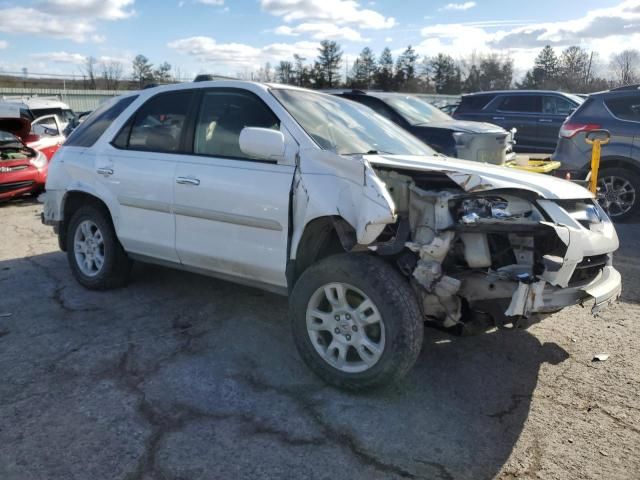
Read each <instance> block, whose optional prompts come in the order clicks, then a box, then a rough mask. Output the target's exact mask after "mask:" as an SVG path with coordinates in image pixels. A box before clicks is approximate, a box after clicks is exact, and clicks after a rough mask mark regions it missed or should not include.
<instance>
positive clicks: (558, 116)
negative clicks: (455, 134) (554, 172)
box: [453, 90, 584, 153]
mask: <svg viewBox="0 0 640 480" xmlns="http://www.w3.org/2000/svg"><path fill="white" fill-rule="evenodd" d="M583 101H584V99H582V98H580V97H578V96H577V95H570V94H567V93H562V92H555V91H551V90H548V91H547V90H503V91H493V92H479V93H470V94H468V95H463V96H462V100H461V101H460V105H458V108H457V109H456V111H455V112H454V113H453V118H457V119H458V120H473V121H476V122H489V123H493V124H495V125H499V126H501V127H502V128H504V129H505V130H511V129H512V128H515V129H517V130H518V133H516V145H515V151H516V152H526V153H552V152H553V150H554V149H555V148H556V143H557V141H558V130H560V125H562V122H564V120H565V119H566V118H567V116H569V115H570V114H571V112H573V111H574V110H575V109H576V108H578V107H579V106H580V105H581V104H582V102H583Z"/></svg>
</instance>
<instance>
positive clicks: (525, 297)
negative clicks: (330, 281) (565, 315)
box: [370, 168, 621, 328]
mask: <svg viewBox="0 0 640 480" xmlns="http://www.w3.org/2000/svg"><path fill="white" fill-rule="evenodd" d="M376 173H377V174H378V177H379V178H380V179H381V180H382V181H383V182H384V184H385V185H386V188H387V190H388V192H389V194H390V195H391V197H392V199H393V201H394V203H395V206H396V214H397V217H398V221H397V222H396V224H394V225H393V226H392V227H390V229H391V231H387V232H386V235H387V237H388V239H387V242H382V243H379V244H373V245H371V246H370V248H371V249H374V250H377V251H378V253H380V254H387V255H389V254H391V255H394V256H395V261H396V262H397V264H398V266H399V268H400V270H401V271H402V272H403V273H404V274H405V275H407V276H408V277H410V278H411V281H412V283H413V285H414V287H415V289H416V290H417V291H418V294H419V298H420V299H421V303H422V307H423V311H424V314H425V316H426V317H427V318H428V319H429V320H431V321H434V322H437V323H438V324H440V325H442V326H443V327H447V328H449V327H456V326H464V325H465V324H468V323H472V322H473V321H477V320H482V323H486V322H487V320H490V321H491V324H495V325H497V326H502V325H505V324H508V323H512V324H514V325H515V326H526V325H528V324H530V323H531V322H533V321H536V320H539V319H541V318H543V317H544V316H546V315H548V314H550V313H553V312H556V311H558V310H560V309H562V308H564V307H566V306H569V305H575V304H585V305H586V304H587V303H588V302H589V303H590V304H591V307H592V311H593V313H594V314H595V313H597V312H598V311H599V310H600V309H601V308H602V307H603V306H604V305H606V304H608V303H610V302H612V301H614V300H616V299H617V298H618V297H619V295H620V292H621V280H620V274H619V273H618V272H617V271H616V270H615V269H614V268H613V266H612V258H611V254H612V253H613V251H615V250H616V249H617V247H618V239H617V236H616V234H615V230H614V228H613V225H612V224H611V222H610V221H609V220H608V218H607V216H606V214H605V213H604V212H603V211H602V210H601V209H600V207H599V206H598V204H597V202H594V201H593V200H591V199H588V198H585V199H581V200H546V199H541V198H540V197H539V196H538V195H537V194H536V193H534V192H531V191H527V190H523V189H518V190H515V189H504V188H501V189H498V190H496V189H493V188H492V186H491V185H489V184H488V183H487V182H486V180H485V179H483V178H481V177H479V176H477V175H465V174H459V173H455V172H410V171H402V170H398V169H389V168H376ZM382 240H384V234H383V236H382Z"/></svg>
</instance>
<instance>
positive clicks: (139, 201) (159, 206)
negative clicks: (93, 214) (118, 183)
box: [118, 195, 171, 213]
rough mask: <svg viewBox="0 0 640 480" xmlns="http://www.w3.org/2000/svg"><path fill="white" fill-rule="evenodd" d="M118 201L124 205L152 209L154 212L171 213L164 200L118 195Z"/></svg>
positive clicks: (169, 206) (168, 205)
mask: <svg viewBox="0 0 640 480" xmlns="http://www.w3.org/2000/svg"><path fill="white" fill-rule="evenodd" d="M118 203H120V205H123V206H125V207H133V208H141V209H143V210H153V211H154V212H162V213H171V205H170V204H168V203H166V202H159V201H157V200H147V199H144V198H135V197H127V196H125V195H122V196H119V197H118Z"/></svg>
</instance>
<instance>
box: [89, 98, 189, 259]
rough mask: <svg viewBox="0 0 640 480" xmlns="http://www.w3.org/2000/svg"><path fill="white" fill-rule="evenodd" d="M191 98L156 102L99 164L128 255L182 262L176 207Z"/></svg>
mask: <svg viewBox="0 0 640 480" xmlns="http://www.w3.org/2000/svg"><path fill="white" fill-rule="evenodd" d="M192 98H194V93H193V92H192V91H184V90H182V91H175V92H167V93H161V94H158V95H156V96H154V97H152V98H151V99H149V100H148V101H147V102H146V103H145V104H143V105H142V106H141V107H140V108H139V109H138V111H137V112H136V113H135V114H134V115H133V116H132V117H131V119H130V120H129V121H128V122H127V123H126V124H125V126H124V127H123V128H122V130H121V131H120V132H119V134H118V135H117V136H116V138H115V139H114V140H113V142H112V144H111V145H110V146H108V147H107V150H106V151H105V152H103V154H102V155H99V156H98V157H97V159H96V171H97V173H98V175H99V176H101V177H102V178H103V180H102V183H103V185H104V186H105V188H109V190H110V191H111V194H112V196H114V197H116V199H117V203H118V206H119V212H118V215H117V217H116V218H115V219H114V222H115V227H116V231H117V233H118V238H119V239H120V242H121V243H122V245H123V246H124V248H125V250H127V251H128V252H132V253H137V254H140V255H144V256H147V257H153V258H156V259H161V260H166V261H170V262H175V263H178V262H179V258H178V255H177V252H176V248H175V217H174V215H173V211H172V205H173V201H174V181H175V169H176V161H177V159H178V158H179V157H180V156H181V153H180V152H181V151H182V150H183V142H184V138H183V137H184V128H183V127H184V126H185V122H186V118H187V114H188V111H189V108H190V103H191V99H192Z"/></svg>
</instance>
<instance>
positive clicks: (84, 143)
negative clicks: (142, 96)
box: [64, 95, 138, 147]
mask: <svg viewBox="0 0 640 480" xmlns="http://www.w3.org/2000/svg"><path fill="white" fill-rule="evenodd" d="M136 98H138V96H137V95H132V96H130V97H124V98H120V99H116V100H115V101H111V102H105V103H103V104H102V105H100V106H99V107H98V108H97V109H96V110H95V111H94V112H93V113H92V114H91V115H89V116H88V117H87V119H86V120H85V121H84V122H82V123H81V124H80V126H79V127H78V128H76V129H75V130H74V131H73V132H72V133H71V135H69V137H68V138H67V140H66V141H65V142H64V144H65V146H72V147H90V146H92V145H93V144H94V143H96V141H97V140H98V139H99V138H100V137H101V136H102V134H103V133H104V132H105V130H106V129H107V128H109V125H111V122H113V121H114V120H115V119H116V118H117V117H118V115H120V114H121V113H122V112H124V111H125V109H126V108H127V107H128V106H129V105H131V103H132V102H133V101H134V100H135V99H136Z"/></svg>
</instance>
